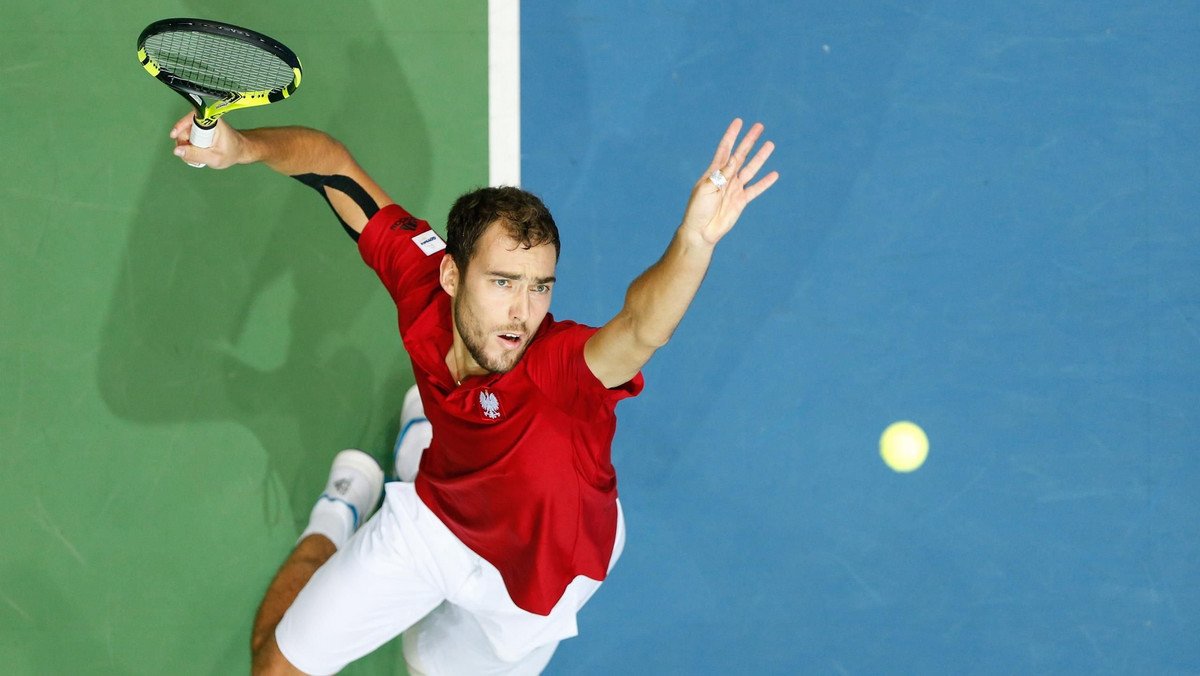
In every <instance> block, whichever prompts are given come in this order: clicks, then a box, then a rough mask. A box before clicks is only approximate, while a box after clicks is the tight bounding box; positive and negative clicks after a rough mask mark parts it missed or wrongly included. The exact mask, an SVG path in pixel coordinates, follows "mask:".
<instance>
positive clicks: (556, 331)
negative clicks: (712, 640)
mask: <svg viewBox="0 0 1200 676" xmlns="http://www.w3.org/2000/svg"><path fill="white" fill-rule="evenodd" d="M358 247H359V251H360V252H361V253H362V257H363V260H364V261H366V263H367V265H369V266H371V268H372V269H374V270H375V272H376V273H377V274H378V275H379V278H380V280H381V281H382V282H383V284H384V286H385V287H387V290H388V292H389V293H390V294H391V296H392V299H393V300H394V301H395V302H396V312H397V316H398V319H399V324H400V335H401V337H402V338H403V339H404V346H405V349H407V350H408V354H409V358H410V359H411V360H412V364H413V375H414V376H415V378H416V381H417V387H418V388H419V389H420V392H421V400H422V402H423V403H424V405H425V415H426V417H428V418H429V421H430V422H431V423H432V424H433V441H432V442H431V444H430V446H429V449H428V450H427V451H426V452H425V454H424V456H423V457H422V458H421V467H420V471H419V472H418V473H417V478H416V488H417V494H418V495H419V496H420V497H421V499H422V500H423V501H424V502H425V504H426V505H428V506H429V509H431V510H432V511H433V512H434V513H435V514H437V515H438V516H439V517H440V518H441V520H442V521H443V522H444V523H445V524H446V526H447V527H448V528H449V529H450V530H451V531H452V532H453V533H454V534H455V535H456V536H458V538H459V539H460V540H461V541H462V542H463V544H465V545H466V546H467V547H469V548H471V550H472V551H474V552H475V553H476V554H479V555H480V556H481V557H483V558H484V559H486V560H487V561H489V562H490V563H491V564H492V565H494V566H495V567H496V568H497V569H498V570H499V571H500V575H501V576H502V577H503V578H504V584H505V586H506V587H507V588H508V593H509V596H511V597H512V600H513V602H514V603H516V605H517V606H518V607H520V608H523V609H524V610H527V611H529V612H532V613H537V614H539V615H548V614H549V613H550V610H551V609H552V608H553V607H554V604H555V603H557V602H558V599H559V598H560V597H561V596H562V594H563V591H564V590H565V589H566V588H567V585H568V584H570V582H571V580H573V579H575V577H576V576H577V575H585V576H587V577H589V578H592V579H594V580H603V579H604V578H605V576H606V575H607V572H608V563H609V559H610V558H611V556H612V549H613V543H614V541H615V539H616V531H617V504H616V500H617V476H616V472H615V470H614V469H613V466H612V462H611V459H610V453H611V450H612V439H613V434H614V433H615V432H616V425H617V419H616V414H615V411H614V409H615V406H616V403H617V402H618V401H620V400H621V399H624V398H626V397H631V396H636V395H637V394H638V393H639V392H641V389H642V376H641V374H638V375H637V376H636V377H635V378H634V379H633V380H631V381H629V382H628V383H626V384H625V385H622V386H620V387H617V388H614V389H607V388H605V387H604V385H603V384H601V383H600V381H599V380H597V379H596V377H595V375H593V374H592V372H591V370H590V369H588V367H587V364H586V363H585V362H584V359H583V346H584V343H586V342H587V339H588V338H590V337H591V336H592V334H593V333H595V332H596V331H597V329H595V328H591V327H588V326H584V325H582V324H576V323H574V322H569V321H562V322H559V321H555V320H554V317H553V315H549V314H548V315H547V316H546V319H545V320H544V321H543V322H542V325H541V327H540V328H539V329H538V332H537V334H536V335H534V337H533V340H531V341H530V343H529V346H528V348H527V349H526V351H525V354H524V355H522V357H521V359H520V361H518V362H517V365H516V366H515V367H514V368H513V369H512V370H511V371H509V372H508V373H504V374H488V375H485V376H478V377H474V378H469V379H467V380H464V381H463V383H462V385H461V386H456V385H455V382H454V379H453V377H452V376H451V375H450V369H449V368H448V367H447V366H446V355H447V354H448V353H449V352H450V347H451V345H452V343H453V336H454V334H453V332H452V328H451V321H452V320H451V311H450V296H449V294H447V293H446V292H445V291H444V290H443V289H442V287H441V285H440V284H439V282H438V266H439V264H440V263H441V259H442V256H443V255H444V254H443V252H442V250H441V249H442V248H444V245H443V244H442V242H441V239H440V237H438V236H437V233H435V232H433V231H432V230H431V229H430V228H429V224H428V223H426V222H425V221H421V220H418V219H416V218H413V217H412V216H411V215H410V214H408V212H406V211H404V209H402V208H400V207H399V206H396V205H392V206H389V207H386V208H384V209H382V210H380V212H379V213H378V214H376V215H375V216H374V217H373V218H372V219H371V220H370V222H368V223H367V226H366V227H365V228H364V229H363V232H362V235H361V236H360V237H359V240H358Z"/></svg>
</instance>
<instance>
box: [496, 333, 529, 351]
mask: <svg viewBox="0 0 1200 676" xmlns="http://www.w3.org/2000/svg"><path fill="white" fill-rule="evenodd" d="M496 337H497V338H499V339H500V344H501V345H503V346H504V348H505V349H508V350H515V349H517V348H519V347H521V343H522V342H523V341H524V339H525V337H524V336H523V335H522V334H520V333H501V334H497V336H496Z"/></svg>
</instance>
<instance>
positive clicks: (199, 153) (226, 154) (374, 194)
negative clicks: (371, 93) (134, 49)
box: [171, 113, 393, 235]
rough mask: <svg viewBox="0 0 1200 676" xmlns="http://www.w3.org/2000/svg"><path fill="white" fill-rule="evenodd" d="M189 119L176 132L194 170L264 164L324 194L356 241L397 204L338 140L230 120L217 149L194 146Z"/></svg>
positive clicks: (220, 127)
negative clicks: (374, 218) (383, 211)
mask: <svg viewBox="0 0 1200 676" xmlns="http://www.w3.org/2000/svg"><path fill="white" fill-rule="evenodd" d="M191 120H192V114H191V113H188V114H187V115H185V116H184V117H183V118H182V119H180V120H179V121H178V122H176V123H175V126H174V127H172V128H171V138H173V139H175V156H176V157H179V158H180V159H182V160H183V161H184V162H187V163H189V164H193V165H196V164H205V165H207V166H208V167H210V168H212V169H225V168H227V167H231V166H233V165H235V164H252V163H255V162H261V163H263V164H266V165H267V166H268V167H270V168H272V169H274V170H275V171H277V172H279V173H281V174H284V175H285V176H291V177H292V178H295V179H296V180H298V181H300V182H301V183H304V184H305V185H307V186H309V187H311V188H314V189H316V190H317V192H319V193H321V194H322V195H323V196H324V197H325V199H326V201H328V202H329V206H330V207H331V208H332V209H333V210H334V212H335V213H336V214H337V216H338V218H339V219H340V220H341V221H342V225H344V226H345V227H346V229H347V230H348V231H350V232H351V234H352V235H357V233H360V232H362V229H363V227H365V226H366V224H367V220H369V219H370V217H371V216H374V215H375V212H377V211H378V210H379V209H382V208H383V207H385V206H387V205H389V204H392V203H393V201H392V199H391V198H390V197H388V195H387V193H385V192H384V191H383V189H382V188H380V187H379V185H378V184H376V183H375V181H374V180H373V179H372V178H371V177H370V176H368V175H367V173H366V172H365V171H363V169H362V167H360V166H358V163H357V162H355V161H354V157H353V156H351V155H350V152H349V151H348V150H346V147H345V146H343V145H342V144H341V143H340V142H338V141H337V139H335V138H333V137H332V136H329V135H328V134H326V133H325V132H321V131H317V130H316V129H308V128H305V127H269V128H263V129H250V130H247V131H238V130H237V129H234V128H233V127H231V126H229V124H228V123H226V122H225V121H224V120H221V121H219V122H218V123H217V131H216V135H215V136H214V137H213V145H212V147H211V148H197V147H195V146H193V145H191V144H190V143H189V142H188V136H189V134H190V133H191V128H192V123H191Z"/></svg>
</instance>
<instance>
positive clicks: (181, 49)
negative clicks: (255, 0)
mask: <svg viewBox="0 0 1200 676" xmlns="http://www.w3.org/2000/svg"><path fill="white" fill-rule="evenodd" d="M138 60H140V61H141V62H142V67H143V68H145V69H146V72H148V73H150V74H151V75H153V76H154V77H155V78H157V79H158V80H159V81H160V82H162V83H164V84H165V85H167V86H168V87H170V88H171V89H174V90H175V91H177V92H179V95H180V96H182V97H183V98H185V99H187V100H188V103H191V104H192V106H193V107H195V109H196V114H195V116H194V117H193V119H192V134H191V144H192V145H194V146H196V147H198V148H208V147H210V146H212V140H213V134H214V133H215V131H216V127H217V119H218V118H220V117H221V116H222V115H224V114H225V113H228V112H229V111H231V110H237V109H239V108H249V107H251V106H263V105H266V104H268V103H274V102H276V101H282V100H283V99H286V98H287V97H289V96H291V95H292V92H294V91H296V88H297V87H299V86H300V59H298V58H296V54H295V53H294V52H292V50H290V49H288V48H287V47H285V46H283V44H281V43H280V42H279V41H277V40H273V39H271V38H269V37H267V36H265V35H263V34H261V33H256V32H255V31H252V30H247V29H245V28H239V27H238V26H232V25H230V24H226V23H220V22H217V21H207V20H205V19H163V20H162V21H155V22H154V23H152V24H150V25H149V26H146V29H145V30H143V31H142V34H141V35H139V36H138ZM206 99H207V100H209V101H211V103H207V102H206ZM200 166H203V165H200Z"/></svg>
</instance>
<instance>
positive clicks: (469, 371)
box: [446, 327, 487, 385]
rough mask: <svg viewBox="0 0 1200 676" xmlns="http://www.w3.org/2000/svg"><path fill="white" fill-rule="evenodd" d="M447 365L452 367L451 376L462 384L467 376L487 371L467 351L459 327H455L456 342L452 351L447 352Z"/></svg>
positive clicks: (455, 381) (451, 346) (456, 382)
mask: <svg viewBox="0 0 1200 676" xmlns="http://www.w3.org/2000/svg"><path fill="white" fill-rule="evenodd" d="M446 367H447V368H449V369H450V377H452V378H454V383H455V384H456V385H462V381H464V380H466V379H467V378H472V377H474V376H481V375H483V374H485V373H487V371H485V370H484V369H483V368H482V367H481V366H479V365H478V364H476V363H475V360H474V359H473V358H472V357H471V353H470V352H468V351H467V345H466V343H464V342H463V340H462V338H460V337H459V335H458V328H457V327H456V328H455V329H454V342H453V343H452V344H451V345H450V351H449V352H447V353H446Z"/></svg>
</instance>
